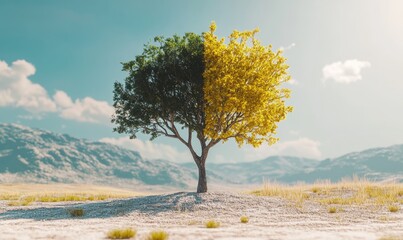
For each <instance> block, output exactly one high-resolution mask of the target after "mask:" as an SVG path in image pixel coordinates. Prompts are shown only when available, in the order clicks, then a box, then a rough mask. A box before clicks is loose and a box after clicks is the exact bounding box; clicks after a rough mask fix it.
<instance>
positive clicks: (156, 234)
mask: <svg viewBox="0 0 403 240" xmlns="http://www.w3.org/2000/svg"><path fill="white" fill-rule="evenodd" d="M168 237H169V234H168V233H167V232H165V231H152V232H150V234H149V235H148V236H147V240H166V239H168Z"/></svg>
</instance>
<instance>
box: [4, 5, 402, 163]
mask: <svg viewBox="0 0 403 240" xmlns="http://www.w3.org/2000/svg"><path fill="white" fill-rule="evenodd" d="M213 20H214V21H215V22H216V23H217V27H218V28H217V34H218V35H220V36H227V35H228V34H229V33H230V32H231V31H232V30H233V29H238V30H248V29H253V28H256V27H259V28H260V33H259V34H258V35H257V36H258V38H259V39H260V40H261V41H262V43H264V44H267V45H268V44H272V45H273V47H274V48H275V49H278V48H284V55H285V56H286V57H287V58H288V64H289V65H290V74H291V76H292V78H293V79H294V81H293V84H287V87H289V88H291V89H292V90H293V94H292V97H291V99H290V100H289V101H288V103H289V104H290V105H293V106H294V112H293V113H291V114H290V115H289V116H288V118H287V119H286V120H285V121H283V122H282V123H281V124H280V125H279V130H278V136H279V137H280V139H281V140H280V142H279V143H278V144H276V145H274V146H272V147H268V146H263V147H261V148H259V149H253V148H251V147H243V148H238V147H237V146H236V145H235V143H233V142H228V143H225V144H221V145H218V146H217V147H215V149H213V150H212V152H211V154H210V156H209V160H208V161H212V162H213V161H216V162H217V161H227V162H230V161H248V160H257V159H261V158H264V157H267V156H269V155H277V154H282V155H296V156H301V157H312V158H316V159H324V158H329V157H336V156H339V155H341V154H344V153H347V152H350V151H358V150H363V149H366V148H370V147H378V146H388V145H393V144H402V143H403V134H402V132H403V124H402V122H403V121H402V120H403V111H402V109H403V94H402V92H403V91H402V90H403V79H402V76H403V67H402V66H403V59H402V57H401V56H403V2H402V1H398V0H396V1H391V0H390V1H371V0H362V1H358V0H355V1H319V0H318V1H312V0H310V1H122V0H120V1H100V0H97V1H1V2H0V36H1V37H0V122H6V123H20V124H23V125H28V126H31V127H37V128H42V129H47V130H51V131H54V132H60V133H68V134H71V135H73V136H76V137H81V138H87V139H91V140H99V139H103V141H107V142H111V143H115V144H120V145H122V146H125V147H129V148H132V149H136V150H138V151H140V153H141V154H142V155H143V156H144V157H146V158H150V159H151V158H167V159H169V160H172V161H186V160H189V161H190V159H191V158H190V155H189V154H188V153H187V152H186V149H185V147H183V146H182V145H181V144H180V143H179V142H176V141H174V140H171V139H164V138H160V139H157V140H156V141H154V142H152V143H150V142H148V141H147V139H148V137H147V136H140V137H139V139H138V140H135V141H133V140H132V141H129V140H127V138H126V137H125V136H123V135H118V134H116V133H113V132H112V127H113V126H112V124H110V123H109V122H108V116H109V115H108V114H110V113H111V111H113V109H112V108H111V106H110V105H111V104H112V90H113V83H114V82H115V81H123V79H124V77H125V73H124V72H121V65H120V62H124V61H127V60H130V59H132V58H134V57H135V56H136V55H137V54H139V53H141V51H142V47H143V45H144V44H145V43H147V42H148V41H150V40H151V39H152V38H153V37H154V36H157V35H164V36H171V35H173V34H175V33H176V34H183V33H185V32H196V33H201V32H203V31H207V30H208V27H209V24H210V22H211V21H213Z"/></svg>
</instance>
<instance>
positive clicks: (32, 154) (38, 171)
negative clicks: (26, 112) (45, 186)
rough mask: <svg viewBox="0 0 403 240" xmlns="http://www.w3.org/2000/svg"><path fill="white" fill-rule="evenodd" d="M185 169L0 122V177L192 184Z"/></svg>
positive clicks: (192, 177) (193, 180)
mask: <svg viewBox="0 0 403 240" xmlns="http://www.w3.org/2000/svg"><path fill="white" fill-rule="evenodd" d="M195 170H196V169H194V171H193V172H192V171H190V170H188V169H186V168H183V167H181V166H179V165H176V164H174V163H171V162H168V161H164V160H153V161H147V160H144V159H142V158H141V156H140V155H139V154H138V153H137V152H134V151H130V150H126V149H122V148H119V147H117V146H114V145H110V144H106V143H101V142H91V141H87V140H83V139H77V138H74V137H71V136H69V135H65V134H55V133H52V132H49V131H43V130H38V129H31V128H28V127H25V126H21V125H16V124H0V182H7V181H14V182H15V181H24V182H27V181H29V182H42V183H46V182H63V183H98V184H111V183H114V184H136V185H138V184H142V185H169V186H177V187H187V186H189V185H190V186H192V187H193V186H195V185H196V178H197V174H196V171H195Z"/></svg>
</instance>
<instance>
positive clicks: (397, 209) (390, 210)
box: [388, 205, 400, 212]
mask: <svg viewBox="0 0 403 240" xmlns="http://www.w3.org/2000/svg"><path fill="white" fill-rule="evenodd" d="M388 209H389V212H397V211H399V210H400V208H399V206H396V205H391V206H389V207H388Z"/></svg>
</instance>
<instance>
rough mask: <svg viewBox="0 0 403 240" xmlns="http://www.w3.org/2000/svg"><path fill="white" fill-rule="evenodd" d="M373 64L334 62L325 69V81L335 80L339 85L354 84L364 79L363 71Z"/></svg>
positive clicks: (349, 61)
mask: <svg viewBox="0 0 403 240" xmlns="http://www.w3.org/2000/svg"><path fill="white" fill-rule="evenodd" d="M370 66H371V63H369V62H366V61H359V60H357V59H351V60H346V61H344V62H341V61H339V62H334V63H331V64H328V65H326V66H324V67H323V69H322V72H323V80H324V81H325V80H334V81H335V82H338V83H352V82H356V81H358V80H361V79H362V75H361V70H362V69H363V68H366V67H370Z"/></svg>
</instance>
